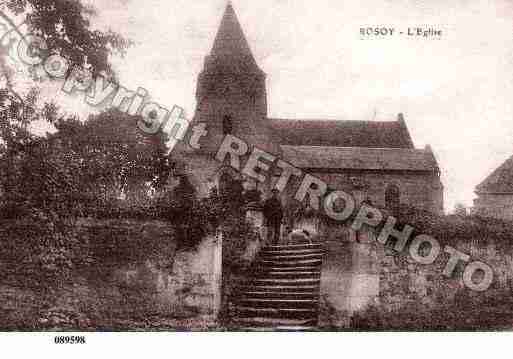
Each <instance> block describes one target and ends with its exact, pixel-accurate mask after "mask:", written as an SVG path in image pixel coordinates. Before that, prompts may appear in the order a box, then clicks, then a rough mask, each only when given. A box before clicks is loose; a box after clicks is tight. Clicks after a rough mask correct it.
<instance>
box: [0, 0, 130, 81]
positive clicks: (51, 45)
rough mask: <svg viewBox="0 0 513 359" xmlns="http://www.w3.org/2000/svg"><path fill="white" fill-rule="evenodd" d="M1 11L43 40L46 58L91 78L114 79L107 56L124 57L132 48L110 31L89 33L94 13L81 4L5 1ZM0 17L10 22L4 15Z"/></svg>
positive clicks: (53, 0)
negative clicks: (54, 58) (81, 70)
mask: <svg viewBox="0 0 513 359" xmlns="http://www.w3.org/2000/svg"><path fill="white" fill-rule="evenodd" d="M0 9H1V10H6V11H7V12H9V13H11V14H13V15H16V16H21V17H22V18H24V22H25V23H26V24H27V26H28V28H29V31H30V33H31V34H33V35H36V36H40V37H41V38H43V39H44V40H45V42H46V44H47V47H48V49H46V50H44V51H47V52H48V53H47V54H45V55H50V54H58V55H60V56H62V57H64V58H65V59H67V60H68V61H69V63H70V65H71V66H70V67H73V66H79V67H82V68H85V69H89V70H91V72H92V73H93V75H97V74H100V73H102V72H104V73H106V74H108V75H113V73H114V71H113V70H112V66H111V64H110V62H109V56H110V54H111V53H112V52H114V53H118V54H121V55H124V53H125V51H126V49H127V48H128V47H129V46H130V44H131V43H130V41H129V40H127V39H125V38H123V37H122V36H121V35H119V34H117V33H115V32H113V31H110V30H109V31H106V32H101V31H98V30H94V29H92V28H91V21H90V18H91V17H92V16H94V15H95V14H96V10H95V9H94V8H92V7H91V6H88V5H85V4H83V2H82V1H80V0H7V1H4V3H3V4H2V8H0ZM0 16H1V17H2V18H3V19H4V20H6V21H8V22H12V21H11V20H10V18H9V16H8V15H7V14H6V13H5V12H3V11H1V12H0ZM12 25H14V24H12Z"/></svg>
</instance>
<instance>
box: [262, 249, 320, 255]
mask: <svg viewBox="0 0 513 359" xmlns="http://www.w3.org/2000/svg"><path fill="white" fill-rule="evenodd" d="M260 253H261V254H262V255H264V256H272V255H301V254H318V255H323V254H324V251H323V250H320V249H296V250H289V251H287V250H281V251H262V252H260Z"/></svg>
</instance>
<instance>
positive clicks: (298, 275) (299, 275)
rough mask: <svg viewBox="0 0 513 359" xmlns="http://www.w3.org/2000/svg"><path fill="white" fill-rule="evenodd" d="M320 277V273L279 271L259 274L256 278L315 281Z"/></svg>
mask: <svg viewBox="0 0 513 359" xmlns="http://www.w3.org/2000/svg"><path fill="white" fill-rule="evenodd" d="M320 276H321V272H320V271H315V272H314V271H308V272H300V271H290V272H289V271H279V272H266V273H261V274H260V275H259V276H257V278H269V279H273V278H278V279H279V278H283V279H285V278H290V279H308V278H312V279H317V278H319V277H320Z"/></svg>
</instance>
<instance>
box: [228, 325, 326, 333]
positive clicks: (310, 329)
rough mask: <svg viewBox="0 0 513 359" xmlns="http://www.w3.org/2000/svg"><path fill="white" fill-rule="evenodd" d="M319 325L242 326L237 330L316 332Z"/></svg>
mask: <svg viewBox="0 0 513 359" xmlns="http://www.w3.org/2000/svg"><path fill="white" fill-rule="evenodd" d="M318 330H319V329H317V327H314V326H312V327H307V326H303V327H301V326H297V327H296V326H290V327H287V326H280V325H278V326H275V327H274V326H273V327H269V328H266V327H241V328H237V331H241V332H287V333H288V332H315V331H318Z"/></svg>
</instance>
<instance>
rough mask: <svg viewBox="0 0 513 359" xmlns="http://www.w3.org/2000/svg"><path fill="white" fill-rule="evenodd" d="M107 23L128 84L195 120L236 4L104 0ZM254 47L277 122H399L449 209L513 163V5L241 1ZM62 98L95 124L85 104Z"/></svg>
mask: <svg viewBox="0 0 513 359" xmlns="http://www.w3.org/2000/svg"><path fill="white" fill-rule="evenodd" d="M91 3H93V5H94V6H95V7H96V8H97V10H98V17H97V18H95V19H94V21H93V23H94V26H95V27H98V28H100V29H107V28H110V29H112V30H113V31H116V32H119V33H121V34H122V35H124V36H126V37H128V38H130V39H132V40H133V42H134V46H133V47H132V48H131V49H129V51H128V53H127V55H126V57H125V58H115V59H113V63H114V67H115V69H116V70H117V72H118V74H119V78H120V83H121V84H122V85H123V86H125V87H127V88H130V89H134V90H135V89H136V88H137V87H139V86H141V87H144V88H146V89H148V90H149V91H150V94H151V96H152V97H153V98H154V99H155V100H156V101H157V102H159V103H161V104H162V105H166V106H167V107H168V108H171V107H172V106H173V105H175V104H176V105H179V106H181V107H183V108H185V109H186V113H187V115H189V116H192V114H193V113H194V109H195V97H194V95H195V88H196V80H197V75H198V73H199V72H200V70H201V68H202V65H203V61H204V57H205V55H207V54H208V52H209V51H210V49H211V47H212V44H213V40H214V37H215V34H216V31H217V28H218V26H219V23H220V21H221V17H222V14H223V12H224V9H225V7H226V4H227V1H226V0H208V1H206V0H173V1H168V0H145V1H144V2H143V1H137V0H95V1H94V2H93V1H91ZM232 3H233V6H234V8H235V11H236V13H237V15H238V18H239V21H240V22H241V24H242V27H243V29H244V32H245V34H246V37H247V39H248V41H249V44H250V47H251V49H252V51H253V53H254V56H255V58H256V60H257V62H258V64H259V65H260V67H261V68H262V69H263V70H264V72H266V73H267V91H268V103H269V116H270V117H276V118H297V119H303V118H304V119H317V118H319V119H342V120H378V121H386V120H395V118H396V117H397V114H398V113H400V112H402V113H404V115H405V119H406V123H407V125H408V128H409V130H410V132H411V135H412V138H413V141H414V143H415V145H416V147H418V148H424V146H425V145H426V144H430V145H431V146H432V148H433V150H434V152H435V155H436V157H437V159H438V161H439V165H440V167H441V170H442V182H443V184H444V187H445V207H446V210H449V211H450V210H451V209H452V208H453V207H454V205H455V203H457V202H461V203H464V204H465V205H467V206H471V205H472V200H473V198H474V197H475V195H474V193H473V191H474V188H475V186H476V185H477V184H479V183H480V182H481V181H482V180H484V178H485V177H486V176H488V175H489V174H490V173H491V171H493V169H495V168H496V167H498V166H499V165H500V164H501V163H502V162H504V161H505V160H506V159H507V158H508V157H510V156H511V155H513V141H512V138H513V36H512V34H511V31H512V29H513V1H512V0H487V1H484V0H473V1H470V0H451V1H446V0H443V1H442V0H430V1H419V0H393V1H392V0H367V1H365V2H362V1H360V0H316V1H306V0H259V1H258V2H257V1H249V0H235V1H232ZM419 26H420V27H426V28H435V29H437V30H441V31H442V36H441V37H440V38H437V39H432V38H416V37H413V38H410V37H408V36H391V37H390V36H388V37H386V36H385V37H373V38H365V37H362V36H361V35H360V28H362V27H387V28H395V29H396V31H407V28H408V27H419ZM46 96H48V97H49V98H54V99H60V102H62V103H64V108H65V109H66V110H67V111H71V112H74V113H77V114H79V115H81V116H86V115H87V114H88V113H90V112H91V110H92V109H91V108H88V107H87V106H86V105H83V103H82V102H81V101H80V99H76V98H75V99H70V98H63V97H62V96H63V95H62V94H59V92H58V91H55V89H52V88H47V89H46Z"/></svg>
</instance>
